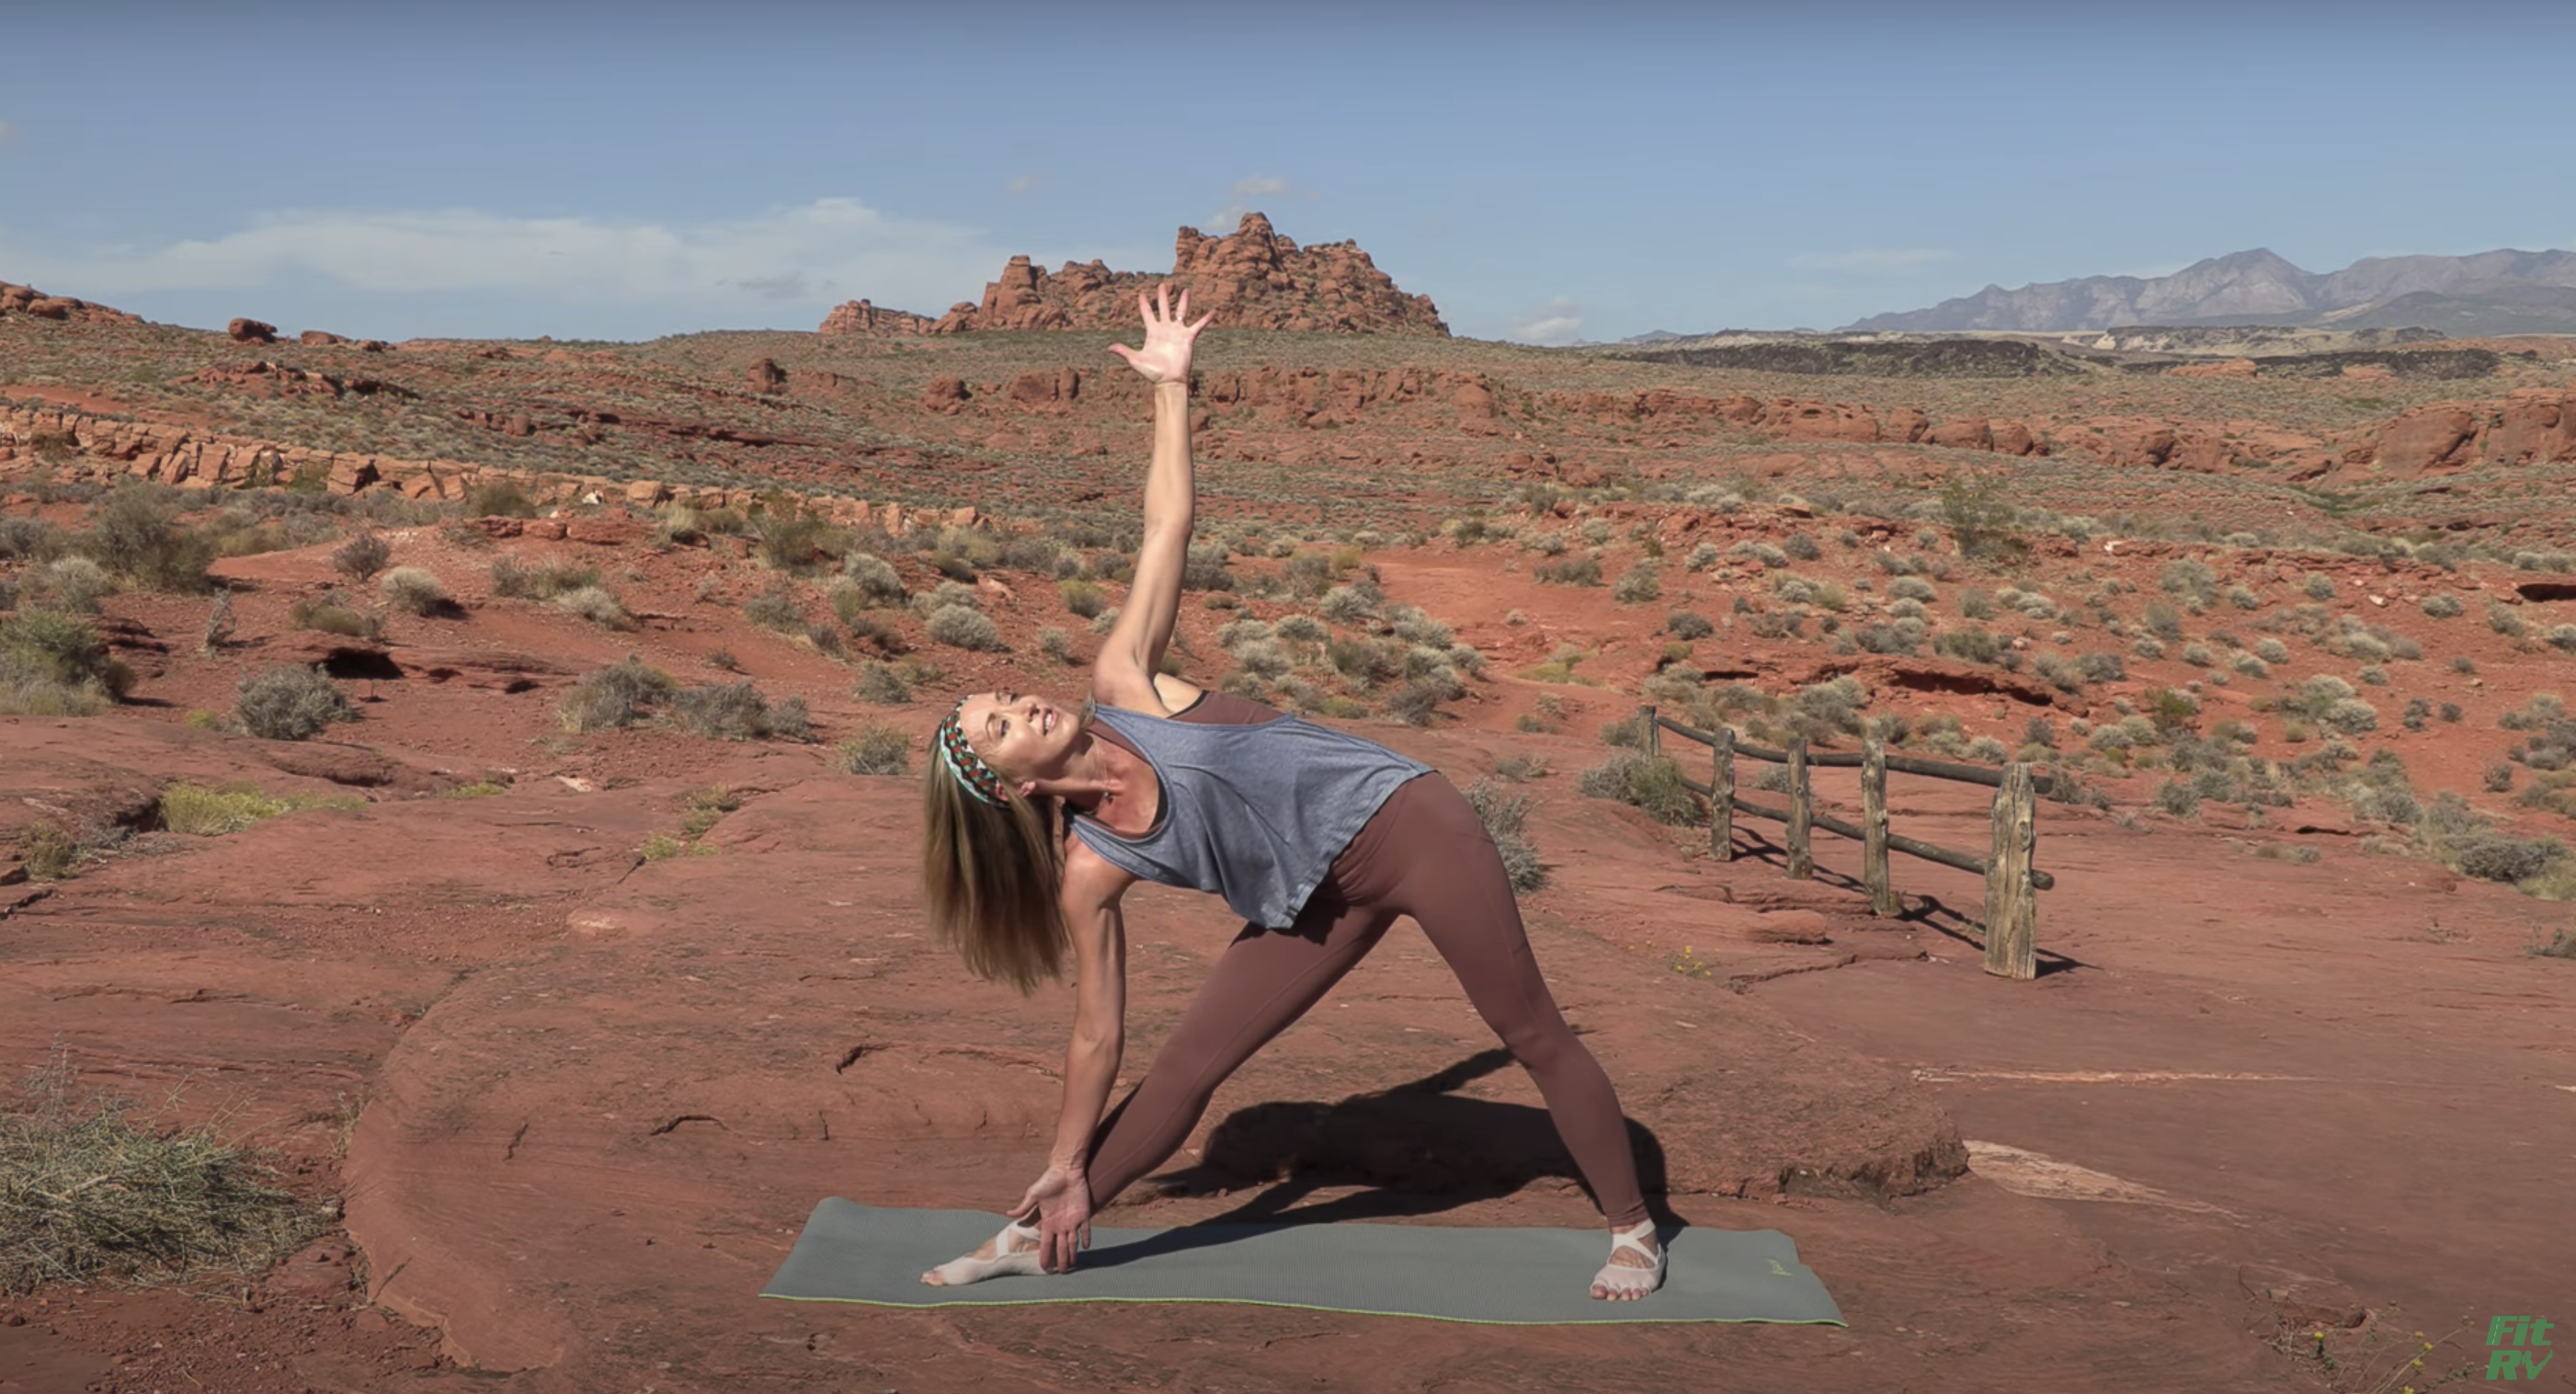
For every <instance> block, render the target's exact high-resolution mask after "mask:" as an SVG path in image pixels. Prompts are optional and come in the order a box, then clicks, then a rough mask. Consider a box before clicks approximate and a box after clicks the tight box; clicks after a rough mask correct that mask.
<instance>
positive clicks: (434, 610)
mask: <svg viewBox="0 0 2576 1394" xmlns="http://www.w3.org/2000/svg"><path fill="white" fill-rule="evenodd" d="M381 584H382V586H383V588H384V592H385V599H386V600H387V601H388V602H390V603H391V604H392V605H394V606H395V607H396V608H398V609H402V610H407V611H409V612H410V613H412V614H415V615H435V614H439V613H441V612H443V611H445V610H446V609H447V608H448V606H449V605H450V604H451V603H452V602H450V601H449V600H448V598H447V589H446V587H444V586H441V585H440V584H438V578H437V577H435V576H432V575H430V574H429V573H428V572H426V571H423V570H422V569H420V568H419V567H417V566H397V567H395V568H394V569H393V570H391V571H388V572H386V573H385V579H384V580H383V582H381ZM226 594H230V592H226Z"/></svg>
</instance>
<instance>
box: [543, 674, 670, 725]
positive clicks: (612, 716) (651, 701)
mask: <svg viewBox="0 0 2576 1394" xmlns="http://www.w3.org/2000/svg"><path fill="white" fill-rule="evenodd" d="M678 688H679V683H678V682H676V681H674V680H673V679H672V677H671V675H670V674H668V673H665V672H663V671H662V670H661V669H659V668H655V667H651V666H649V665H647V664H646V663H645V662H644V660H642V659H640V658H637V657H636V656H635V655H633V654H628V655H627V656H626V657H624V658H622V659H619V660H618V661H617V662H615V663H612V664H610V665H609V666H607V667H605V668H602V669H599V670H598V671H596V672H593V673H591V674H589V675H588V676H586V677H584V678H583V679H582V680H581V681H580V682H578V683H575V684H573V688H572V691H570V692H568V693H566V694H565V695H564V699H563V701H562V702H560V703H558V704H557V705H556V707H555V719H556V721H558V722H559V723H561V724H562V726H563V728H564V729H565V730H567V731H570V732H572V733H573V734H574V735H577V736H578V735H588V734H589V733H591V732H593V731H604V730H608V729H610V728H612V727H618V726H626V725H631V724H633V723H634V722H636V721H638V720H641V719H642V718H643V717H644V716H646V715H647V714H649V713H650V712H651V711H652V710H653V708H655V707H657V706H659V705H661V704H662V703H663V702H665V701H667V700H668V699H669V698H670V695H671V694H672V693H673V692H674V691H676V690H677V689H678Z"/></svg>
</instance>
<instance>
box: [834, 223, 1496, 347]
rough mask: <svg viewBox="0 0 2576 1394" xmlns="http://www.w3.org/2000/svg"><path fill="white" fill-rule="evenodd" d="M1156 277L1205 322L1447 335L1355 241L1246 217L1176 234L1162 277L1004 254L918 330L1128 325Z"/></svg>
mask: <svg viewBox="0 0 2576 1394" xmlns="http://www.w3.org/2000/svg"><path fill="white" fill-rule="evenodd" d="M1165 280H1170V281H1173V282H1175V283H1177V284H1178V285H1179V286H1182V287H1185V288H1187V289H1188V290H1189V292H1190V310H1191V313H1193V314H1204V313H1206V312H1208V311H1211V310H1213V311H1215V312H1216V323H1217V324H1218V325H1220V326H1223V327H1225V328H1229V329H1288V330H1329V331H1334V332H1339V333H1346V334H1370V333H1394V334H1437V335H1442V336H1446V335H1447V334H1448V333H1449V326H1448V325H1446V324H1444V323H1442V322H1441V320H1440V312H1439V310H1438V308H1437V307H1435V306H1434V305H1433V304H1432V303H1431V298H1430V297H1429V296H1426V295H1407V294H1405V293H1404V292H1403V291H1402V290H1399V289H1398V288H1397V287H1396V284H1395V282H1394V280H1393V279H1391V278H1390V277H1388V275H1387V274H1386V273H1385V272H1383V271H1380V270H1378V269H1377V266H1376V264H1375V263H1374V262H1371V261H1370V260H1369V255H1368V253H1366V252H1364V251H1362V250H1360V248H1359V245H1358V244H1357V243H1353V242H1328V243H1325V244H1323V245H1321V246H1315V247H1300V246H1298V245H1297V244H1296V243H1295V242H1294V241H1292V240H1290V239H1288V238H1286V237H1282V236H1280V235H1279V234H1278V233H1277V232H1276V231H1274V230H1273V229H1272V228H1271V226H1270V220H1269V219H1268V218H1265V217H1263V216H1262V215H1260V214H1258V213H1246V214H1244V215H1243V222H1242V223H1241V225H1240V226H1238V227H1237V228H1236V229H1235V230H1234V232H1233V233H1231V234H1229V235H1227V236H1224V237H1209V236H1206V235H1205V234H1203V233H1201V232H1199V231H1198V229H1196V228H1188V227H1185V228H1182V229H1181V230H1180V235H1179V237H1178V238H1177V239H1176V240H1175V242H1174V245H1173V251H1172V269H1171V271H1169V272H1168V273H1157V272H1145V271H1112V270H1110V269H1109V267H1108V266H1107V265H1106V264H1104V263H1102V262H1099V261H1091V262H1070V261H1069V262H1066V263H1065V264H1064V266H1063V267H1062V269H1060V270H1057V271H1055V272H1052V273H1050V272H1048V271H1047V270H1046V269H1045V268H1043V267H1041V266H1038V265H1036V264H1034V263H1032V262H1031V261H1030V260H1029V259H1028V258H1027V257H1025V256H1015V257H1013V258H1011V260H1010V262H1009V263H1008V264H1007V265H1005V266H1004V267H1003V268H1002V274H1001V278H1000V279H998V280H995V281H993V282H992V283H990V284H988V285H986V286H985V287H984V298H983V299H982V300H980V301H973V302H960V303H958V304H957V305H956V306H954V307H953V308H951V309H950V310H949V311H948V313H947V314H945V315H943V316H941V317H940V318H939V320H938V322H937V323H936V324H933V325H931V326H930V331H931V332H933V333H939V334H958V333H965V332H969V331H973V330H992V329H1113V330H1114V329H1130V328H1133V327H1134V326H1135V323H1136V296H1137V294H1138V293H1139V292H1150V291H1151V290H1152V289H1153V288H1154V287H1155V286H1156V285H1157V284H1158V283H1160V282H1162V281H1165ZM900 313H901V312H899V311H887V310H877V309H874V308H873V307H870V306H869V305H868V303H867V302H866V301H863V300H855V301H852V302H850V303H849V304H847V305H843V306H841V307H840V308H839V309H836V310H834V311H833V312H832V313H831V315H830V317H828V318H826V319H825V320H824V321H823V332H824V333H827V334H851V333H869V332H901V333H918V332H921V331H920V330H919V329H918V328H915V327H912V325H911V323H910V322H911V321H919V320H920V319H921V317H920V316H918V315H907V316H903V319H904V321H905V323H903V324H902V325H900V326H899V327H893V328H871V326H872V325H876V324H878V323H879V322H881V321H885V320H886V319H887V318H888V317H889V316H891V315H897V314H900Z"/></svg>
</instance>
